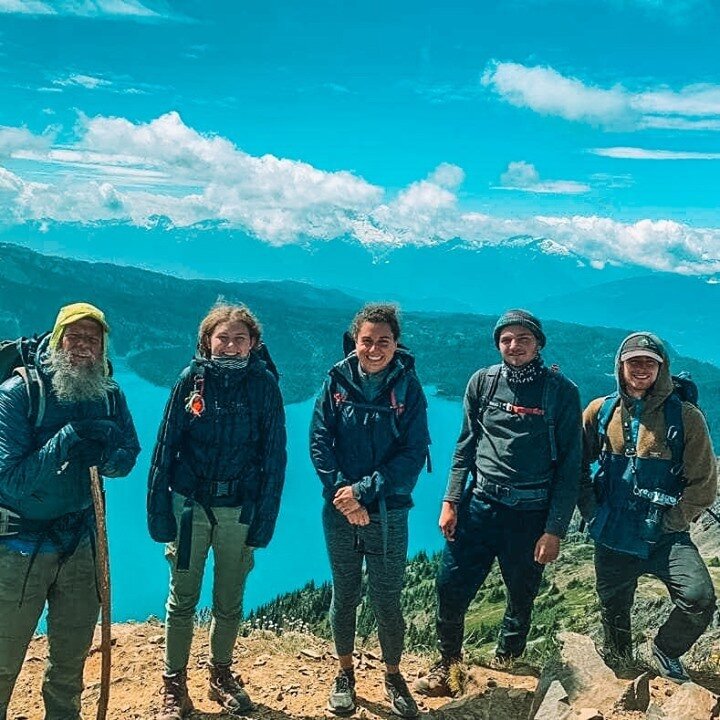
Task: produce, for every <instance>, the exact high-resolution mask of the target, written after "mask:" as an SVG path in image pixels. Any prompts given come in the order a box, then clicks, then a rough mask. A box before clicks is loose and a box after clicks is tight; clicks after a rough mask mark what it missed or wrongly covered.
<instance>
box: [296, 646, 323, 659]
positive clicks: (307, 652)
mask: <svg viewBox="0 0 720 720" xmlns="http://www.w3.org/2000/svg"><path fill="white" fill-rule="evenodd" d="M300 654H301V655H304V656H305V657H309V658H310V659H311V660H322V659H323V654H322V653H319V652H318V651H317V650H313V649H312V648H303V649H302V650H300Z"/></svg>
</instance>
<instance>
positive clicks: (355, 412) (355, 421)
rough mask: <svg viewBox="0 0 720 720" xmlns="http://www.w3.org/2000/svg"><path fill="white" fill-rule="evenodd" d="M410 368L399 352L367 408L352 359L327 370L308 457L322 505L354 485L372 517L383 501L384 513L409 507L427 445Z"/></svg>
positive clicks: (422, 402) (420, 397)
mask: <svg viewBox="0 0 720 720" xmlns="http://www.w3.org/2000/svg"><path fill="white" fill-rule="evenodd" d="M414 366H415V360H414V358H413V357H412V355H410V353H408V352H407V351H405V350H402V349H399V350H397V351H396V353H395V356H394V357H393V359H392V360H391V364H390V365H389V370H388V374H387V376H386V378H385V381H384V384H383V385H382V387H381V388H380V391H379V393H378V395H377V396H376V397H375V399H374V400H373V401H372V402H368V401H367V400H366V399H365V396H364V394H363V391H362V388H361V387H360V384H359V377H358V359H357V356H356V355H355V353H354V352H353V353H352V354H351V355H349V356H348V357H347V358H345V359H344V360H342V361H341V362H339V363H338V364H337V365H335V366H334V367H333V368H332V369H331V370H330V372H329V377H328V378H327V379H326V380H325V383H324V384H323V387H322V390H321V391H320V395H319V396H318V398H317V401H316V403H315V409H314V411H313V416H312V422H311V426H310V456H311V459H312V462H313V465H314V466H315V470H316V471H317V474H318V476H319V477H320V480H321V482H322V484H323V497H324V498H325V499H326V500H329V501H331V500H332V499H333V497H334V496H335V493H336V492H337V490H338V489H339V488H341V487H343V486H345V485H352V486H353V490H354V492H355V495H356V497H357V498H358V500H359V501H360V503H361V504H362V505H364V506H365V507H366V508H367V509H368V510H369V511H370V512H374V511H376V509H377V507H378V501H379V500H380V499H381V498H383V499H384V500H385V503H386V506H387V508H388V509H393V508H400V507H410V506H411V505H412V499H411V493H412V491H413V489H414V487H415V484H416V483H417V479H418V476H419V475H420V471H421V470H422V468H423V465H424V464H425V461H426V460H427V457H428V445H429V443H430V435H429V432H428V423H427V401H426V399H425V394H424V393H423V389H422V386H421V385H420V381H419V380H418V378H417V375H416V374H415V372H414ZM398 390H399V391H400V392H398Z"/></svg>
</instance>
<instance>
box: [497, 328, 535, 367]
mask: <svg viewBox="0 0 720 720" xmlns="http://www.w3.org/2000/svg"><path fill="white" fill-rule="evenodd" d="M498 347H499V349H500V354H501V355H502V359H503V360H504V361H505V362H506V363H507V364H508V365H511V366H512V367H522V366H523V365H527V364H528V363H529V362H530V361H532V360H534V359H535V356H536V355H537V351H538V341H537V338H536V337H535V336H534V335H533V334H532V333H531V332H530V331H529V330H528V329H527V328H526V327H524V326H523V325H508V326H507V327H504V328H503V329H502V332H501V333H500V337H499V339H498Z"/></svg>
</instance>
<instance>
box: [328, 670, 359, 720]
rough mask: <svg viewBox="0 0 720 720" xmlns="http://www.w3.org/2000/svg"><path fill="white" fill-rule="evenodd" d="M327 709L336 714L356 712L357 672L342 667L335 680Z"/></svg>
mask: <svg viewBox="0 0 720 720" xmlns="http://www.w3.org/2000/svg"><path fill="white" fill-rule="evenodd" d="M327 709H328V710H329V711H330V712H331V713H334V714H335V715H352V713H354V712H355V672H354V671H353V670H344V669H343V668H340V670H339V671H338V674H337V675H336V676H335V680H333V686H332V690H330V697H329V698H328V704H327Z"/></svg>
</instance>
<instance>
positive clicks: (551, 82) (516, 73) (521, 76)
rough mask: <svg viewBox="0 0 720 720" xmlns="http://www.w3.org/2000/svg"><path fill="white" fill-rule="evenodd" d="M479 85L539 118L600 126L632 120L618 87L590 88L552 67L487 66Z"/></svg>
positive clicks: (624, 123)
mask: <svg viewBox="0 0 720 720" xmlns="http://www.w3.org/2000/svg"><path fill="white" fill-rule="evenodd" d="M481 82H482V84H483V85H485V86H486V87H489V88H491V89H492V90H494V91H495V92H496V93H498V94H499V95H501V96H502V97H503V99H505V100H507V101H508V102H509V103H511V104H512V105H516V106H517V107H528V108H530V109H531V110H534V111H535V112H538V113H541V114H543V115H558V116H560V117H562V118H565V119H566V120H576V121H582V122H588V123H594V124H600V125H626V124H629V123H630V122H631V121H632V120H633V115H634V114H633V113H632V111H631V109H630V108H629V107H628V104H627V102H626V99H625V94H624V92H623V90H622V89H621V88H619V87H615V88H612V89H610V90H604V89H602V88H597V87H591V86H589V85H586V84H585V83H583V82H582V81H580V80H578V79H576V78H570V77H565V76H564V75H561V74H560V73H559V72H557V70H553V69H552V68H548V67H526V66H525V65H520V64H518V63H491V64H490V65H489V66H488V67H487V69H486V70H485V72H484V73H483V76H482V79H481Z"/></svg>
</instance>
